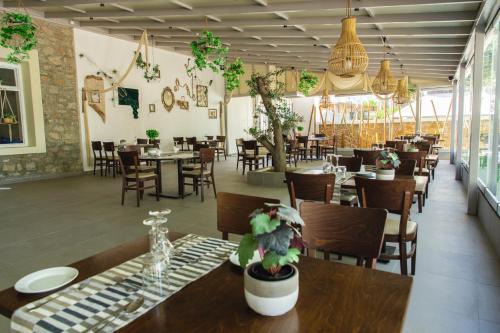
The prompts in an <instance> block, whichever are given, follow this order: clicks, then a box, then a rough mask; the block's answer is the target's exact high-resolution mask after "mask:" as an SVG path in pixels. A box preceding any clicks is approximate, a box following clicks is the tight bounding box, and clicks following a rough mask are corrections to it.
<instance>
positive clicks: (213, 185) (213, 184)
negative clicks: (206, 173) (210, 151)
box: [210, 175, 217, 198]
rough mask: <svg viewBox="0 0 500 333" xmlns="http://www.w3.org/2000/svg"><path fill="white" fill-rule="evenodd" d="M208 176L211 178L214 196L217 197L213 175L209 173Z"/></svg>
mask: <svg viewBox="0 0 500 333" xmlns="http://www.w3.org/2000/svg"><path fill="white" fill-rule="evenodd" d="M210 177H211V178H212V187H213V188H214V196H215V197H216V198H217V190H216V189H215V179H214V175H211V176H210Z"/></svg>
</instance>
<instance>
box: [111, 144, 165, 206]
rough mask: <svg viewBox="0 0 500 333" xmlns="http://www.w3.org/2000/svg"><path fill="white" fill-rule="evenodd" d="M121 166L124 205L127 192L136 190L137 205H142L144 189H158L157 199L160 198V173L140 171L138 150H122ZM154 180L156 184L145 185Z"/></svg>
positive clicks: (119, 153) (120, 156)
mask: <svg viewBox="0 0 500 333" xmlns="http://www.w3.org/2000/svg"><path fill="white" fill-rule="evenodd" d="M118 156H119V158H120V161H121V163H120V167H121V170H122V206H123V204H124V202H125V192H126V191H127V190H135V191H136V197H137V207H139V206H140V199H142V198H143V196H144V190H145V189H148V188H154V189H155V191H156V201H159V200H160V192H159V189H160V187H159V182H158V175H157V174H155V173H153V172H140V171H139V169H138V167H139V154H138V152H137V150H130V151H120V152H118ZM148 181H154V185H148V186H145V185H144V183H145V182H148Z"/></svg>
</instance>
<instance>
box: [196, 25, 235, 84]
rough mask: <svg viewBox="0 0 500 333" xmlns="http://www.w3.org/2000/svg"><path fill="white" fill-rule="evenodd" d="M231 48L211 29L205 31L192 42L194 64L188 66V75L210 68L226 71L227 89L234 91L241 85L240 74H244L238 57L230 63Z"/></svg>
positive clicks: (215, 71) (217, 71) (216, 71)
mask: <svg viewBox="0 0 500 333" xmlns="http://www.w3.org/2000/svg"><path fill="white" fill-rule="evenodd" d="M228 52H229V48H227V47H225V46H224V45H223V44H222V41H221V39H220V38H219V37H216V36H215V35H214V34H213V33H212V32H210V31H207V30H205V31H203V32H202V33H201V34H200V37H199V38H198V40H195V41H192V42H191V53H192V54H193V57H194V64H193V66H191V67H187V73H188V75H189V74H191V72H192V71H194V70H200V71H201V70H204V69H206V68H210V69H211V70H212V72H214V73H219V72H220V71H224V74H223V76H224V78H225V80H226V90H227V91H233V90H234V89H236V88H238V87H239V86H240V78H239V77H240V76H241V75H242V74H244V73H245V72H244V71H243V62H242V61H241V59H240V58H237V59H236V60H235V61H234V62H233V63H231V64H228V61H227V54H228Z"/></svg>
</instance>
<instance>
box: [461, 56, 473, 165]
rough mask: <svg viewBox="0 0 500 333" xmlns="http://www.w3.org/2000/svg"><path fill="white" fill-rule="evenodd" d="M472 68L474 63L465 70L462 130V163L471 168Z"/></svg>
mask: <svg viewBox="0 0 500 333" xmlns="http://www.w3.org/2000/svg"><path fill="white" fill-rule="evenodd" d="M472 66H473V61H472V60H471V62H470V63H469V65H468V66H467V68H466V69H465V79H464V88H465V90H464V124H463V129H462V162H463V163H464V164H465V165H467V166H469V154H470V150H469V148H470V123H471V119H472Z"/></svg>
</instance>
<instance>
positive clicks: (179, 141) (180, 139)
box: [174, 136, 186, 151]
mask: <svg viewBox="0 0 500 333" xmlns="http://www.w3.org/2000/svg"><path fill="white" fill-rule="evenodd" d="M184 143H185V141H184V138H183V137H182V136H174V146H176V147H177V146H178V145H181V147H180V150H181V151H185V150H186V149H185V148H184Z"/></svg>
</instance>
